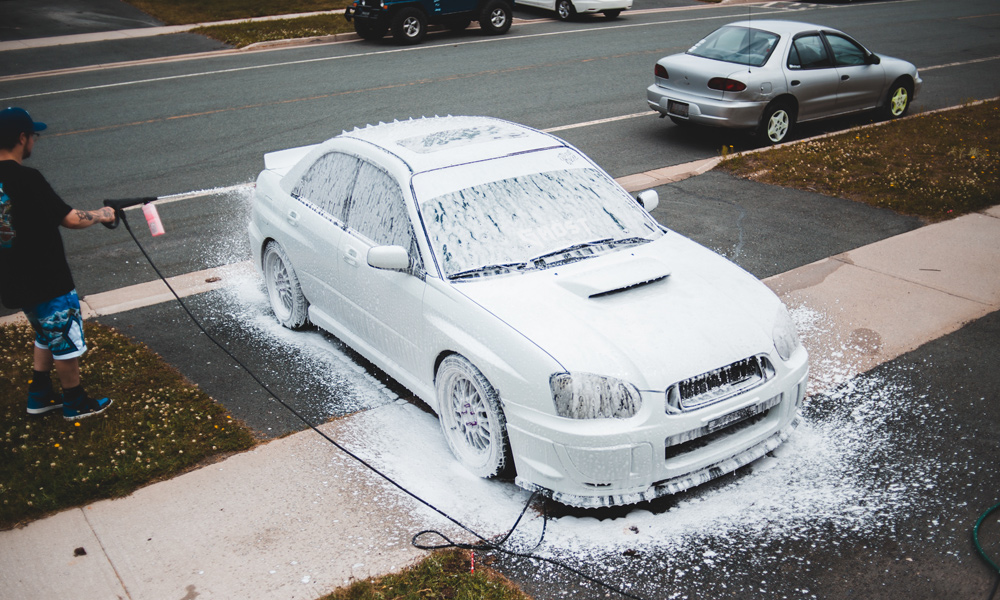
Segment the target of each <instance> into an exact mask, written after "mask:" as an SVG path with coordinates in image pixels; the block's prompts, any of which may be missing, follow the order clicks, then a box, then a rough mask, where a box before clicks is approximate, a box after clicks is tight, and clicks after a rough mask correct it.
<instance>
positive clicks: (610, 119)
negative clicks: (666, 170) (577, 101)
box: [542, 110, 656, 133]
mask: <svg viewBox="0 0 1000 600" xmlns="http://www.w3.org/2000/svg"><path fill="white" fill-rule="evenodd" d="M655 114H656V113H655V112H653V111H651V110H648V111H646V112H641V113H633V114H631V115H621V116H619V117H608V118H607V119H597V120H595V121H585V122H583V123H573V124H571V125H560V126H558V127H549V128H548V129H543V130H542V131H544V132H545V133H555V132H557V131H566V130H567V129H578V128H580V127H590V126H591V125H603V124H604V123H614V122H615V121H624V120H625V119H634V118H636V117H651V116H653V115H655Z"/></svg>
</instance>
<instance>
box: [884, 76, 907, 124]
mask: <svg viewBox="0 0 1000 600" xmlns="http://www.w3.org/2000/svg"><path fill="white" fill-rule="evenodd" d="M912 99H913V85H912V84H911V83H910V82H908V81H906V80H905V79H897V80H896V81H895V82H894V83H893V84H892V87H890V88H889V95H888V96H886V98H885V116H887V117H888V118H890V119H898V118H900V117H903V116H905V115H906V113H907V111H909V110H910V100H912Z"/></svg>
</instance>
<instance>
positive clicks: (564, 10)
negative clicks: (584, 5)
mask: <svg viewBox="0 0 1000 600" xmlns="http://www.w3.org/2000/svg"><path fill="white" fill-rule="evenodd" d="M575 16H576V8H575V7H574V6H573V3H572V2H571V1H570V0H556V18H557V19H559V20H560V21H569V20H570V19H572V18H573V17H575Z"/></svg>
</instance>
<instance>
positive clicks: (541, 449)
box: [505, 348, 808, 508]
mask: <svg viewBox="0 0 1000 600" xmlns="http://www.w3.org/2000/svg"><path fill="white" fill-rule="evenodd" d="M785 367H786V368H785V369H783V373H782V374H781V375H780V376H778V377H776V378H774V379H772V380H770V381H768V382H767V383H765V384H764V385H762V386H760V387H758V388H755V389H753V390H750V391H748V392H746V393H744V394H740V395H737V396H735V397H732V398H728V399H726V400H724V401H722V402H719V403H718V404H713V405H711V406H708V407H705V408H702V409H698V410H693V411H690V412H686V413H682V414H679V415H671V414H667V413H666V411H665V399H664V395H663V394H662V393H654V392H643V408H642V410H641V411H640V413H639V414H638V415H636V416H635V417H633V418H632V419H627V420H621V421H618V420H573V419H560V418H557V417H552V418H545V419H541V418H539V416H538V415H537V413H535V414H526V413H525V412H523V411H522V409H518V408H517V407H512V406H510V405H507V406H506V407H505V408H506V413H507V432H508V436H509V438H510V442H511V448H512V449H513V450H514V461H515V465H516V467H517V473H518V475H517V479H516V483H517V484H518V485H519V486H520V487H523V488H525V489H528V490H531V491H536V490H537V491H541V492H542V493H544V494H545V495H547V496H549V497H551V498H552V499H554V500H556V501H558V502H561V503H563V504H568V505H571V506H580V507H587V508H595V507H600V506H614V505H625V504H634V503H636V502H642V501H647V500H652V499H654V498H657V497H660V496H663V495H667V494H674V493H677V492H680V491H683V490H685V489H688V488H691V487H694V486H697V485H700V484H702V483H705V482H707V481H709V480H711V479H714V478H716V477H719V476H721V475H724V474H726V473H730V472H732V471H735V470H736V469H738V468H740V467H741V466H744V465H746V464H748V463H750V462H753V461H754V460H757V459H758V458H760V457H762V456H764V455H765V454H767V453H768V452H770V451H772V450H774V449H775V448H776V447H778V446H779V445H780V444H781V443H782V442H784V441H785V440H786V439H787V438H788V436H789V434H790V433H791V431H792V430H793V429H794V428H795V426H796V425H797V424H798V420H799V418H798V407H799V406H800V404H801V402H802V399H803V397H804V396H805V390H806V383H807V379H808V358H807V354H806V352H805V350H804V349H801V348H800V350H799V351H798V352H797V353H796V355H795V356H793V357H792V364H790V365H785ZM730 421H733V422H730Z"/></svg>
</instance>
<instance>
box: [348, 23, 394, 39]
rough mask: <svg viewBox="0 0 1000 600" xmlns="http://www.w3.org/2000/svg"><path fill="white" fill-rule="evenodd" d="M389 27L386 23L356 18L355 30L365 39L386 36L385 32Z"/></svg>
mask: <svg viewBox="0 0 1000 600" xmlns="http://www.w3.org/2000/svg"><path fill="white" fill-rule="evenodd" d="M388 30H389V27H388V26H387V25H386V24H385V23H368V22H367V21H362V20H360V19H354V31H355V32H356V33H357V34H358V35H359V36H360V37H361V38H362V39H365V40H369V41H375V40H380V39H382V38H383V37H385V32H386V31H388Z"/></svg>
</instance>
